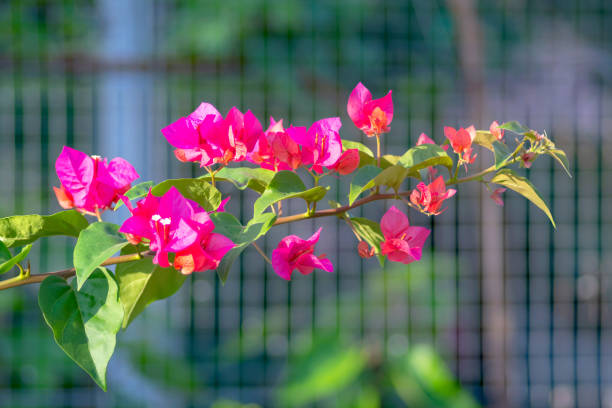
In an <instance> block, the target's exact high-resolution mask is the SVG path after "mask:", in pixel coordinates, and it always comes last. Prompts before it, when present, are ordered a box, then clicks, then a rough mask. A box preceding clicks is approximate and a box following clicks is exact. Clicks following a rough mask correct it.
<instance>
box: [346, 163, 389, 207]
mask: <svg viewBox="0 0 612 408" xmlns="http://www.w3.org/2000/svg"><path fill="white" fill-rule="evenodd" d="M381 171H382V170H381V169H380V168H378V167H376V166H370V165H368V166H364V167H362V168H360V169H359V170H358V171H357V172H356V173H355V175H354V176H353V180H352V181H351V187H350V190H349V205H352V204H353V203H354V202H355V200H356V199H357V197H359V195H361V193H363V192H364V191H365V190H367V188H366V186H367V185H369V184H372V186H370V187H369V188H372V187H373V184H374V183H370V182H371V181H372V180H373V179H374V178H375V177H376V176H378V175H379V174H380V172H381Z"/></svg>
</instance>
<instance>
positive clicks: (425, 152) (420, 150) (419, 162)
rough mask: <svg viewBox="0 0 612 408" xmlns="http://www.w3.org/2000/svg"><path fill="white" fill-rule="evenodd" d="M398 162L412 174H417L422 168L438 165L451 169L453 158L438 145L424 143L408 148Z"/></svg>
mask: <svg viewBox="0 0 612 408" xmlns="http://www.w3.org/2000/svg"><path fill="white" fill-rule="evenodd" d="M397 164H398V165H401V166H403V167H405V168H407V169H409V170H410V173H411V174H416V173H417V172H418V171H419V170H421V169H426V168H428V167H432V166H438V165H440V166H444V167H446V168H448V169H451V168H452V167H453V159H451V158H450V156H449V155H448V154H447V153H446V151H444V149H442V148H441V147H440V146H438V145H435V144H422V145H420V146H415V147H412V148H410V149H408V151H407V152H406V153H404V154H403V155H402V156H401V157H400V159H399V161H398V162H397Z"/></svg>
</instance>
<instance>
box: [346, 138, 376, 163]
mask: <svg viewBox="0 0 612 408" xmlns="http://www.w3.org/2000/svg"><path fill="white" fill-rule="evenodd" d="M342 148H343V150H349V149H357V150H358V151H359V167H363V166H367V165H376V157H374V153H373V152H372V150H370V148H369V147H368V146H366V145H364V144H363V143H359V142H355V141H352V140H342Z"/></svg>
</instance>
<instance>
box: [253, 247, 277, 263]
mask: <svg viewBox="0 0 612 408" xmlns="http://www.w3.org/2000/svg"><path fill="white" fill-rule="evenodd" d="M251 245H253V247H254V248H255V250H256V251H257V252H259V255H261V256H262V257H263V259H265V260H266V262H267V263H269V264H270V265H272V261H271V260H270V258H268V257H267V256H266V254H265V253H264V251H262V250H261V248H260V247H259V245H257V244H256V243H255V242H251Z"/></svg>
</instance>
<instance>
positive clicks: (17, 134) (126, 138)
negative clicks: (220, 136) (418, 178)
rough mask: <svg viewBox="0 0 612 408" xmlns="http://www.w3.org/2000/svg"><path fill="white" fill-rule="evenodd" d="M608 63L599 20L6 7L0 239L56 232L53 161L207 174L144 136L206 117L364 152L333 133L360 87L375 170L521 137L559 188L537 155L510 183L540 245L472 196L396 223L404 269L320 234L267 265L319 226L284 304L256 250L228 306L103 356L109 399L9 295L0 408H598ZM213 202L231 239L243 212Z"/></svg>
mask: <svg viewBox="0 0 612 408" xmlns="http://www.w3.org/2000/svg"><path fill="white" fill-rule="evenodd" d="M611 40H612V3H610V2H609V1H607V0H580V1H577V0H516V1H514V0H513V1H510V0H482V1H477V0H446V1H444V0H405V1H400V0H329V1H324V0H314V1H307V0H209V1H197V0H184V1H183V0H62V1H50V0H5V1H3V2H1V3H0V141H1V149H0V174H2V182H1V183H0V216H8V215H12V214H27V213H41V214H48V213H51V212H55V211H58V210H60V208H59V206H58V204H57V202H56V200H55V197H54V195H53V194H52V189H51V186H52V185H59V184H58V183H59V182H58V180H57V177H56V175H55V171H54V161H55V158H56V157H57V155H58V154H59V152H60V150H61V148H62V146H63V145H70V146H72V147H75V148H77V149H80V150H82V151H85V152H88V153H90V154H100V155H102V156H108V157H110V158H112V157H116V156H121V157H124V158H126V159H127V160H129V161H130V162H131V163H133V164H134V166H135V167H136V169H137V170H138V172H139V173H140V175H141V179H140V180H141V181H145V180H155V181H160V180H162V179H164V178H168V177H189V176H196V175H200V174H201V169H199V168H198V167H192V166H191V165H188V164H184V163H179V162H178V161H177V160H176V159H175V158H174V156H173V154H172V151H171V148H170V146H169V145H168V144H167V143H166V141H165V140H164V138H163V136H162V135H161V134H160V132H159V129H161V128H162V127H163V126H165V125H166V124H168V123H170V122H171V121H174V120H175V119H177V118H179V117H181V116H185V115H186V114H188V113H190V112H191V111H192V110H193V109H194V108H195V107H196V106H197V105H198V104H199V103H200V102H201V101H207V102H211V103H213V104H215V105H216V106H217V107H218V108H219V110H220V111H221V112H222V113H225V112H227V111H228V110H229V108H231V107H232V106H234V105H236V106H238V107H239V108H240V109H242V110H246V109H251V110H252V111H253V112H254V113H255V114H256V115H257V116H258V117H259V118H260V120H261V121H262V123H263V124H264V125H267V122H268V118H269V116H271V115H272V116H274V118H276V119H279V118H283V119H285V122H286V123H287V122H290V123H293V124H296V125H302V126H304V125H309V124H310V123H311V122H312V121H314V120H316V119H320V118H323V117H330V116H340V117H341V118H342V120H343V123H344V126H343V128H342V130H341V135H342V137H343V138H346V139H354V140H362V136H361V135H360V134H359V132H358V131H357V129H356V128H354V126H353V125H352V123H351V122H350V120H349V118H348V116H347V114H346V102H347V99H348V95H349V93H350V91H351V89H352V88H353V87H354V86H355V84H356V83H357V82H359V81H362V82H364V84H365V85H366V86H367V87H368V88H370V90H371V91H372V93H373V94H374V97H380V96H383V95H384V94H385V93H386V92H387V90H389V89H392V90H393V98H394V103H395V116H394V121H393V124H392V132H391V133H389V134H387V135H385V136H384V137H383V143H384V148H385V151H386V152H389V153H391V152H392V153H396V154H397V153H400V152H403V151H405V150H406V149H407V148H409V147H410V146H412V145H414V143H415V142H416V140H417V138H418V136H419V134H420V133H421V132H425V133H427V134H428V135H429V136H430V137H433V138H434V139H435V140H436V141H438V143H440V142H442V140H443V137H444V136H443V133H442V129H443V126H444V125H448V126H453V127H459V126H467V125H470V124H474V125H476V127H477V128H480V129H487V128H488V126H489V124H490V123H491V121H493V120H497V121H499V122H502V121H509V120H519V121H521V122H522V123H524V124H526V125H527V126H529V127H531V128H534V129H538V130H540V131H542V130H546V131H547V133H548V135H549V136H550V137H551V138H552V140H553V141H555V143H556V144H557V146H558V147H560V148H561V149H564V150H565V151H566V152H567V154H568V157H569V159H570V162H571V165H572V169H571V170H572V173H573V178H572V179H569V178H568V177H567V176H566V175H565V174H564V173H563V170H562V169H561V168H560V167H559V166H558V165H556V164H555V163H553V161H552V159H550V158H546V157H543V158H541V159H540V160H538V161H537V162H536V163H535V164H534V166H533V167H532V168H531V169H530V170H528V173H529V174H528V176H529V177H530V179H531V180H532V181H533V182H534V184H535V185H536V186H537V187H538V188H539V190H540V192H541V194H542V195H543V197H544V198H545V199H546V201H547V202H548V203H549V207H550V208H551V211H552V212H553V214H554V216H555V219H556V221H557V228H556V230H555V229H554V228H553V227H552V226H551V224H550V223H549V222H548V220H547V219H546V217H545V216H544V215H543V214H542V213H541V212H540V211H539V210H538V209H537V208H535V207H534V206H532V205H530V204H528V202H527V201H526V200H525V199H523V198H522V197H519V196H517V195H516V194H514V193H511V192H507V193H505V197H504V198H505V200H506V205H505V207H503V208H500V207H496V206H495V205H494V204H492V202H491V200H489V199H488V195H489V193H488V192H487V191H486V190H485V189H484V188H483V187H481V186H477V185H462V186H460V187H461V188H460V189H459V193H458V194H457V196H456V198H454V199H453V200H450V202H449V209H448V210H447V211H446V212H445V213H443V214H442V215H440V216H437V217H435V218H427V217H425V216H422V215H419V214H415V213H414V212H411V213H410V220H411V223H413V224H418V225H425V226H429V227H431V228H433V233H432V236H431V238H430V240H429V242H428V246H427V249H426V251H425V252H426V254H425V256H424V259H423V260H422V261H421V262H419V263H415V264H412V265H409V266H404V265H399V266H398V265H387V267H385V268H381V267H380V266H379V265H378V264H377V263H376V261H375V260H373V259H371V260H366V261H362V260H361V259H360V258H359V257H358V256H357V254H356V242H355V240H354V239H353V238H352V235H351V233H350V230H349V229H348V228H347V227H346V225H343V224H340V223H339V222H338V221H337V220H336V219H319V220H317V221H316V222H311V221H307V222H302V223H296V224H290V225H289V226H282V227H278V228H276V229H273V230H272V231H271V233H270V234H269V235H268V237H267V238H266V240H265V242H262V243H261V245H262V246H263V247H265V249H267V250H268V251H270V250H271V249H272V248H274V247H275V246H276V245H277V243H278V241H279V239H280V238H281V237H282V236H284V235H286V234H287V233H295V234H298V235H302V236H307V235H310V233H311V232H312V231H313V228H315V227H319V226H322V227H323V228H324V231H323V234H322V238H321V241H320V243H319V246H320V248H323V249H324V252H326V253H327V255H328V256H329V257H330V258H331V259H332V261H333V262H334V264H335V266H336V273H334V274H325V273H322V272H319V273H317V272H315V273H314V274H312V275H309V276H296V278H295V279H294V280H293V281H292V282H291V283H286V282H285V281H283V280H281V279H279V278H278V277H277V276H276V275H275V274H274V272H273V271H272V270H271V268H269V267H268V266H267V265H266V264H265V262H264V261H263V260H262V259H261V257H259V255H258V254H257V253H256V252H255V251H254V250H252V249H249V250H247V251H246V252H245V253H244V254H243V255H242V257H241V259H240V261H239V262H236V263H235V264H234V268H233V270H232V273H231V274H230V277H229V280H228V282H227V283H226V284H225V286H222V285H221V284H220V282H219V280H218V279H217V278H216V276H215V274H214V273H212V272H208V273H200V274H194V275H192V276H191V277H190V278H189V279H188V280H187V282H186V284H185V285H184V286H183V288H182V289H181V290H180V291H179V293H178V294H177V295H175V296H174V297H172V298H171V299H169V300H165V301H161V302H157V303H156V304H153V305H152V306H150V307H149V308H148V309H147V311H146V312H145V313H144V314H143V315H142V316H141V317H140V318H139V319H137V320H136V321H135V322H134V323H133V325H131V326H130V327H129V328H128V330H127V331H125V332H121V333H120V334H119V336H118V347H117V350H116V352H115V355H114V356H113V358H112V360H111V363H110V367H109V373H108V381H109V391H108V392H107V393H104V392H102V391H100V390H99V389H98V388H97V387H96V386H95V385H94V383H93V382H92V381H91V380H90V379H89V377H88V376H87V375H86V374H85V373H84V372H83V371H81V370H80V369H79V368H78V367H77V366H76V365H75V364H74V363H73V362H72V361H70V360H69V359H68V357H66V356H65V355H64V354H63V353H62V351H61V350H60V349H59V348H58V347H57V346H56V344H55V343H54V341H53V338H52V335H51V331H50V330H49V328H48V327H47V326H46V325H45V323H44V321H43V319H42V316H41V314H40V311H39V309H38V306H37V298H36V295H37V287H35V286H31V287H23V288H19V289H14V290H11V291H5V292H2V293H1V294H0V327H1V333H0V350H1V352H0V405H2V406H7V407H40V406H45V407H108V406H116V407H124V406H125V407H157V406H172V407H183V406H184V407H204V406H211V405H213V404H214V406H216V407H235V406H236V407H237V406H241V405H240V404H241V403H242V404H250V405H246V406H249V407H255V406H265V407H268V406H279V407H284V406H322V407H334V406H342V407H356V406H361V407H376V406H383V407H387V406H390V407H395V406H397V407H402V406H409V407H446V406H452V407H475V406H478V405H482V406H491V407H502V408H503V407H549V406H550V407H557V408H561V407H602V406H603V407H612V323H611V316H610V313H611V311H612V303H611V301H612V282H611V280H610V275H609V271H610V269H612V252H611V249H612V240H611V239H610V238H611V231H612V228H610V227H611V226H612V215H610V211H607V209H609V208H610V206H611V205H612V196H611V195H610V192H609V190H607V189H605V188H604V183H606V185H608V186H610V183H609V182H605V180H612V164H611V161H612V159H611V157H612V138H611V137H610V135H609V133H608V132H607V131H606V129H609V128H610V127H612V92H611V91H612V88H611V85H612V69H611V68H610V67H612V53H611V51H612V48H611ZM606 134H607V136H606ZM362 141H364V142H365V143H366V144H369V145H370V147H372V141H371V140H362ZM480 154H481V155H482V156H483V159H485V161H486V160H490V159H491V158H490V157H488V156H487V152H480ZM305 180H306V179H305ZM330 180H331V183H332V185H333V186H334V188H333V189H332V191H331V193H330V194H328V198H330V199H335V200H337V201H341V200H342V197H343V196H345V194H346V191H347V186H346V184H344V183H339V182H338V181H336V180H334V179H330ZM222 187H223V188H224V190H223V191H224V193H229V192H232V190H231V189H229V188H226V187H227V186H222ZM231 195H232V200H231V201H230V204H229V210H230V211H231V212H233V213H234V214H236V215H237V216H239V217H241V219H242V220H243V221H246V220H248V219H249V218H250V216H251V215H252V201H253V198H254V196H253V195H252V194H251V193H249V192H240V193H237V192H235V191H233V192H232V194H231ZM344 200H346V198H345V199H344ZM302 205H303V204H301V203H298V202H296V203H292V204H291V205H290V206H289V207H290V208H291V210H292V211H294V212H297V211H303V208H302ZM385 205H387V206H388V205H390V204H379V205H376V204H374V205H370V206H368V207H367V208H362V209H360V210H357V211H353V213H352V214H353V215H355V216H358V215H359V216H368V217H371V218H373V219H375V220H378V219H380V217H381V216H382V214H383V212H384V210H385ZM396 205H398V206H400V208H402V209H406V207H405V206H404V205H403V204H401V203H396ZM125 216H126V214H125V213H122V212H120V211H118V213H117V214H108V213H106V214H105V215H104V217H105V218H106V219H107V220H111V221H115V222H120V221H121V220H122V219H123V218H125ZM72 245H73V241H71V240H70V239H53V240H51V239H48V240H47V239H43V240H41V241H39V242H38V244H37V245H35V247H34V249H33V250H32V254H33V256H31V258H32V261H33V263H32V267H33V272H34V273H38V272H44V271H50V270H54V269H61V268H63V267H66V266H67V265H69V264H70V262H71V257H72V247H73V246H72Z"/></svg>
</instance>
